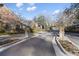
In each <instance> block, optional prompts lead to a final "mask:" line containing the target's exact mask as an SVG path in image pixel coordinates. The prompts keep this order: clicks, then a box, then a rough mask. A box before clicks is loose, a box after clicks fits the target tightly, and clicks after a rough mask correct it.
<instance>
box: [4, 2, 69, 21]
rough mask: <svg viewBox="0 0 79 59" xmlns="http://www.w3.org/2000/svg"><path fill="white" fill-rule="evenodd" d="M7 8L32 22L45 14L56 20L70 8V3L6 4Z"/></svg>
mask: <svg viewBox="0 0 79 59" xmlns="http://www.w3.org/2000/svg"><path fill="white" fill-rule="evenodd" d="M5 6H6V7H8V8H9V9H11V10H12V11H13V12H15V13H16V14H18V15H21V16H22V17H24V18H25V19H26V20H32V19H33V18H34V17H35V16H37V15H40V14H45V15H48V16H51V18H52V20H55V19H56V14H58V13H59V12H61V11H63V10H64V9H65V8H68V7H69V6H70V4H69V3H6V4H5Z"/></svg>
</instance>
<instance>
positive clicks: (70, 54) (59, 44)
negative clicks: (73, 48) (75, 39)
mask: <svg viewBox="0 0 79 59" xmlns="http://www.w3.org/2000/svg"><path fill="white" fill-rule="evenodd" d="M56 43H57V45H58V46H59V48H60V49H61V51H62V52H63V53H64V54H66V55H67V56H75V55H74V54H72V53H69V52H67V51H66V50H65V49H64V48H63V47H62V45H61V43H60V42H59V41H58V39H56Z"/></svg>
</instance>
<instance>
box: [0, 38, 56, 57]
mask: <svg viewBox="0 0 79 59" xmlns="http://www.w3.org/2000/svg"><path fill="white" fill-rule="evenodd" d="M0 56H55V51H54V48H53V46H52V43H51V42H47V41H45V40H44V39H42V38H39V37H34V38H31V39H29V40H27V41H25V42H22V43H20V44H17V45H15V46H13V47H11V48H9V49H7V50H5V51H3V52H1V53H0Z"/></svg>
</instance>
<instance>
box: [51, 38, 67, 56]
mask: <svg viewBox="0 0 79 59" xmlns="http://www.w3.org/2000/svg"><path fill="white" fill-rule="evenodd" d="M52 45H53V47H54V50H55V53H56V55H57V56H67V55H66V54H64V53H63V52H62V51H61V49H60V48H59V46H58V45H57V43H56V41H55V37H53V40H52Z"/></svg>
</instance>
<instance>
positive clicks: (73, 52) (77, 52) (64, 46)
mask: <svg viewBox="0 0 79 59" xmlns="http://www.w3.org/2000/svg"><path fill="white" fill-rule="evenodd" d="M55 41H56V43H57V45H58V47H59V48H60V50H61V51H62V52H63V53H64V54H66V55H68V56H79V48H78V47H77V46H75V45H74V44H73V43H72V42H71V41H69V40H68V39H67V38H65V40H60V39H59V38H56V39H55Z"/></svg>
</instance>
